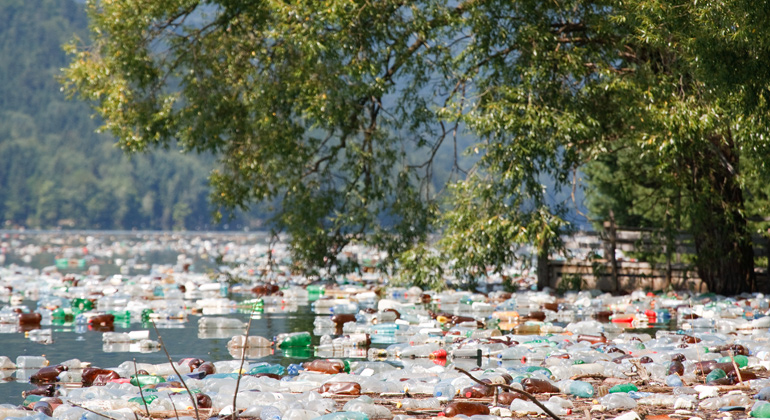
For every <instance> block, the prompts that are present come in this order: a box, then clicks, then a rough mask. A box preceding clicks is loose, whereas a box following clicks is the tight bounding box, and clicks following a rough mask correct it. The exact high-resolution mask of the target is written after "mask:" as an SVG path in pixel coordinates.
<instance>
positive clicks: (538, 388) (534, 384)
mask: <svg viewBox="0 0 770 420" xmlns="http://www.w3.org/2000/svg"><path fill="white" fill-rule="evenodd" d="M521 385H522V386H523V387H524V390H525V391H527V392H529V393H530V394H542V393H546V392H548V393H558V392H560V391H559V387H557V386H556V385H554V384H552V383H550V382H548V381H544V380H542V379H535V378H526V379H524V380H523V381H521Z"/></svg>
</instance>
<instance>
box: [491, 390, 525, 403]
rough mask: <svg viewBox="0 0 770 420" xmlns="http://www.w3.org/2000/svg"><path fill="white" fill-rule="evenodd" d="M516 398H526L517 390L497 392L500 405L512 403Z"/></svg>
mask: <svg viewBox="0 0 770 420" xmlns="http://www.w3.org/2000/svg"><path fill="white" fill-rule="evenodd" d="M516 399H524V397H523V396H522V395H521V394H519V393H517V392H501V393H499V394H497V402H498V404H500V405H510V404H511V402H513V400H516Z"/></svg>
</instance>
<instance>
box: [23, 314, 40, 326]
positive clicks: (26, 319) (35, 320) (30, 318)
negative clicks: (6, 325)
mask: <svg viewBox="0 0 770 420" xmlns="http://www.w3.org/2000/svg"><path fill="white" fill-rule="evenodd" d="M42 320H43V316H42V315H40V314H39V313H37V312H30V313H21V314H19V325H40V321H42Z"/></svg>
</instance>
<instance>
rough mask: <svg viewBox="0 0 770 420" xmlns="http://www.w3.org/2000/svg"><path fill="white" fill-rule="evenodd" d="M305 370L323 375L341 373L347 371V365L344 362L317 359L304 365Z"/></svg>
mask: <svg viewBox="0 0 770 420" xmlns="http://www.w3.org/2000/svg"><path fill="white" fill-rule="evenodd" d="M303 366H304V367H305V370H309V371H313V372H321V373H332V374H336V373H340V372H342V371H343V370H344V369H345V363H344V362H343V361H342V360H334V359H329V360H324V359H317V360H313V361H312V362H306V363H304V364H303Z"/></svg>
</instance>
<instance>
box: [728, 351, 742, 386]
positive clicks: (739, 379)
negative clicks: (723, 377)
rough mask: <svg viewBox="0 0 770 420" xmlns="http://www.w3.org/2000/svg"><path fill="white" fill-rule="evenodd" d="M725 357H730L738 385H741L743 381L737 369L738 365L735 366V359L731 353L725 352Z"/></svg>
mask: <svg viewBox="0 0 770 420" xmlns="http://www.w3.org/2000/svg"><path fill="white" fill-rule="evenodd" d="M727 355H728V356H730V361H731V362H733V368H734V369H735V374H736V375H738V383H743V379H742V378H741V370H740V369H738V365H737V364H735V357H733V351H732V350H727Z"/></svg>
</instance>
